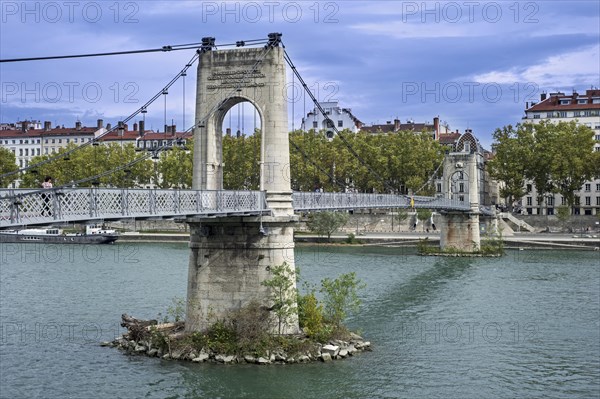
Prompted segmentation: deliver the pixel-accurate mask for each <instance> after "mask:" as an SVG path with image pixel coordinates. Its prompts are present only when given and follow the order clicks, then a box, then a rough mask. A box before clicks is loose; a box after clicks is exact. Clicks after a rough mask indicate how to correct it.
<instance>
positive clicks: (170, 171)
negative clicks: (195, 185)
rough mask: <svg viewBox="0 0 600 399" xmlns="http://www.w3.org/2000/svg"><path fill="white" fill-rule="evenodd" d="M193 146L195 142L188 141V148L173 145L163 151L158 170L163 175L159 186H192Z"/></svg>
mask: <svg viewBox="0 0 600 399" xmlns="http://www.w3.org/2000/svg"><path fill="white" fill-rule="evenodd" d="M193 148H194V147H193V143H188V144H187V146H186V148H181V147H173V148H172V149H171V150H169V151H163V152H162V153H161V156H160V160H159V162H158V165H157V172H158V174H159V175H160V177H161V179H160V183H159V187H161V188H190V187H192V170H193V168H192V164H193V159H194V153H193Z"/></svg>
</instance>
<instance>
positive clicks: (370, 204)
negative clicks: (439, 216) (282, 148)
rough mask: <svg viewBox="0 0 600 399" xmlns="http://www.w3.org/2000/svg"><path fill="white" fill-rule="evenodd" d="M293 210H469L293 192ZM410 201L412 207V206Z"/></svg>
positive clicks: (460, 205)
mask: <svg viewBox="0 0 600 399" xmlns="http://www.w3.org/2000/svg"><path fill="white" fill-rule="evenodd" d="M292 198H293V203H294V210H296V211H311V210H336V209H340V210H342V209H361V208H363V209H366V208H424V209H433V210H456V211H462V212H466V211H469V210H470V209H471V207H470V205H469V203H468V202H465V201H459V200H454V199H448V198H442V197H420V196H415V197H409V196H406V195H393V194H361V193H320V192H295V193H293V194H292ZM411 198H412V200H413V203H412V204H411Z"/></svg>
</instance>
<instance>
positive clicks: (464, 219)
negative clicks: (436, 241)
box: [440, 213, 481, 252]
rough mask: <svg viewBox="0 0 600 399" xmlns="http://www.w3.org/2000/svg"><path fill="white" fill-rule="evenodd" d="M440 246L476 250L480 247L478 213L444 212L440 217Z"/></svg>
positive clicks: (469, 250)
mask: <svg viewBox="0 0 600 399" xmlns="http://www.w3.org/2000/svg"><path fill="white" fill-rule="evenodd" d="M440 221H441V226H440V227H441V228H440V248H441V249H442V250H443V251H444V250H449V249H456V250H458V251H462V252H477V251H479V248H480V243H481V237H480V233H479V214H477V213H445V214H443V215H442V217H441V218H440Z"/></svg>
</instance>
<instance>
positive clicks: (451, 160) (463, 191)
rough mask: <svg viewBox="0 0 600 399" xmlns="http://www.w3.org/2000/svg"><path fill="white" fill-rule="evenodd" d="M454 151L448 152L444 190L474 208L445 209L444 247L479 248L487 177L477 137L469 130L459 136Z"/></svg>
mask: <svg viewBox="0 0 600 399" xmlns="http://www.w3.org/2000/svg"><path fill="white" fill-rule="evenodd" d="M455 147H456V148H455V152H450V153H448V154H446V158H445V159H444V165H443V168H444V172H443V181H442V192H443V193H445V195H446V197H447V198H450V199H456V200H461V201H468V202H469V204H470V207H471V211H470V212H468V213H464V212H445V213H444V214H443V217H442V226H441V227H442V228H441V236H440V247H441V249H442V250H443V249H449V248H455V249H457V250H460V251H463V252H475V251H478V250H479V248H480V245H481V236H480V226H479V215H480V207H479V206H480V203H481V201H482V199H481V198H482V195H481V187H482V181H483V178H484V170H483V168H484V166H483V157H482V154H481V146H480V145H479V143H478V141H477V139H476V138H475V137H474V136H473V135H472V134H471V133H470V132H467V133H465V134H464V135H462V136H461V137H460V139H459V140H458V142H457V144H456V146H455Z"/></svg>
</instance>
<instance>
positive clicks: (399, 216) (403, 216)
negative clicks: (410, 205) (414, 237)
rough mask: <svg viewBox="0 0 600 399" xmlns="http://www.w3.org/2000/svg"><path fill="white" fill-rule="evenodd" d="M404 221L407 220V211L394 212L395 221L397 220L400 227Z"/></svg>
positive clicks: (400, 209)
mask: <svg viewBox="0 0 600 399" xmlns="http://www.w3.org/2000/svg"><path fill="white" fill-rule="evenodd" d="M406 219H408V211H407V210H406V209H402V208H399V209H398V211H397V212H396V220H398V223H400V225H402V223H404V222H405V221H406Z"/></svg>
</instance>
